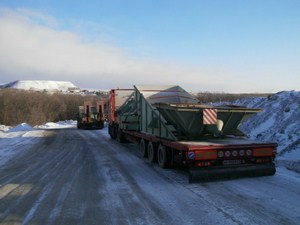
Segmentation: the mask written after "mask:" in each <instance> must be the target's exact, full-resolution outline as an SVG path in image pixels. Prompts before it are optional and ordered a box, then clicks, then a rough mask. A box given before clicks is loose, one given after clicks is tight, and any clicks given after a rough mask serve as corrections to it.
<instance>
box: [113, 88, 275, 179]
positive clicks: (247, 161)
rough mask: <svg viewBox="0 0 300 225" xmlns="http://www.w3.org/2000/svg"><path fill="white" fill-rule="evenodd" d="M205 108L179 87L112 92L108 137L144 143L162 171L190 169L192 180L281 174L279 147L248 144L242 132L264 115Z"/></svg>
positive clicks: (144, 153)
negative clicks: (278, 171) (244, 126)
mask: <svg viewBox="0 0 300 225" xmlns="http://www.w3.org/2000/svg"><path fill="white" fill-rule="evenodd" d="M260 111H261V110H260V109H251V108H245V107H237V106H225V107H215V106H211V105H202V104H199V103H198V101H197V100H196V99H195V98H194V97H193V96H192V95H190V94H189V93H187V92H186V91H185V90H183V89H182V88H181V87H179V86H155V87H153V86H134V89H113V90H111V93H110V123H109V129H108V130H109V134H110V136H111V138H113V139H117V140H118V141H119V142H125V141H134V142H137V143H139V147H140V153H141V155H142V156H143V157H145V158H147V159H148V160H149V161H150V162H153V163H154V162H157V163H158V165H159V166H161V167H163V168H167V167H172V166H174V165H178V164H181V165H185V166H186V167H187V168H188V169H189V181H190V182H193V181H197V180H200V181H202V180H210V179H214V178H227V177H239V176H266V175H274V174H275V172H276V169H275V164H274V159H275V156H276V147H277V144H276V143H268V142H261V141H256V140H249V139H247V138H245V135H244V134H243V133H242V132H241V131H240V130H239V129H238V126H239V125H240V123H241V122H243V121H244V120H246V119H247V118H249V117H250V116H251V115H253V114H255V113H257V112H260Z"/></svg>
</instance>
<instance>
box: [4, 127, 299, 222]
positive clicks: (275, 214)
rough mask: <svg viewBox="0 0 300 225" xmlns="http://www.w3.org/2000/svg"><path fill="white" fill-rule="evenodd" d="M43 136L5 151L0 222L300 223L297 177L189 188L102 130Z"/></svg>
mask: <svg viewBox="0 0 300 225" xmlns="http://www.w3.org/2000/svg"><path fill="white" fill-rule="evenodd" d="M40 132H41V133H43V135H39V137H36V138H34V141H26V140H27V139H26V135H25V136H24V135H23V137H22V139H21V140H22V141H23V142H24V144H23V145H22V142H21V141H20V140H19V139H18V140H19V141H18V144H17V145H15V147H13V146H12V145H9V146H8V147H9V149H11V151H13V148H18V149H15V150H16V151H15V152H17V154H15V155H14V157H13V158H10V160H7V161H6V162H5V163H4V162H3V163H2V165H0V224H24V225H25V224H35V225H40V224H43V225H44V224H63V225H68V224H70V225H74V224H82V225H89V224H107V225H110V224H157V225H161V224H166V225H169V224H172V225H176V224H178V225H183V224H185V225H188V224H214V225H215V224H222V225H223V224H230V225H232V224H243V225H245V224H249V225H250V224H251V225H253V224H259V225H262V224H268V225H269V224H300V175H299V174H297V173H295V172H291V171H288V170H286V169H284V168H278V171H277V174H276V175H275V176H273V177H260V178H251V179H239V180H229V181H219V182H211V183H198V184H189V183H188V182H187V176H186V174H185V172H184V171H178V170H163V169H161V168H159V167H158V166H156V165H151V164H150V163H148V162H146V161H145V160H144V159H141V158H139V157H138V156H137V146H136V145H134V144H123V145H121V144H119V143H117V142H115V141H112V140H111V139H110V138H109V136H108V135H107V133H106V132H107V131H106V130H101V131H84V130H77V129H57V130H45V131H40ZM27 138H30V137H29V136H28V137H27ZM1 139H2V140H1ZM1 139H0V144H1V143H2V144H3V143H6V144H7V145H8V142H10V141H11V143H14V138H13V137H12V138H11V140H4V139H5V138H1ZM17 150H18V151H17Z"/></svg>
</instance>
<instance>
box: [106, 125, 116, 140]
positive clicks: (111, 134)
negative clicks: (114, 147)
mask: <svg viewBox="0 0 300 225" xmlns="http://www.w3.org/2000/svg"><path fill="white" fill-rule="evenodd" d="M108 133H109V135H110V138H111V139H116V136H115V132H114V126H113V125H111V124H109V125H108Z"/></svg>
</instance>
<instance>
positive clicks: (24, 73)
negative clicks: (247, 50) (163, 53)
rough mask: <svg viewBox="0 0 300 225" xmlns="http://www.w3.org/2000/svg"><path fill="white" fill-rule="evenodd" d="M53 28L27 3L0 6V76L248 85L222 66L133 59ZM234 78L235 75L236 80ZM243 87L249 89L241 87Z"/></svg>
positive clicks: (119, 83) (101, 83) (211, 87)
mask: <svg viewBox="0 0 300 225" xmlns="http://www.w3.org/2000/svg"><path fill="white" fill-rule="evenodd" d="M84 40H87V39H86V38H85V37H83V36H81V35H79V34H77V33H75V32H72V31H68V30H62V29H59V28H58V22H57V21H56V20H55V19H54V18H52V17H51V16H47V15H44V14H42V13H40V12H35V11H31V10H28V9H18V10H15V11H12V10H8V9H1V10H0V73H1V77H2V78H1V79H2V81H1V82H8V81H12V80H17V79H30V80H32V79H39V80H42V79H43V80H68V81H71V82H73V83H75V84H76V85H77V86H80V87H92V88H97V87H98V88H107V89H109V88H113V87H132V85H133V84H178V85H182V86H183V87H184V88H186V89H188V90H191V91H201V90H203V91H204V90H208V91H230V90H231V91H242V90H244V91H251V89H250V88H249V85H247V87H246V86H245V87H242V85H238V86H235V83H234V82H232V81H230V79H224V78H223V79H219V77H224V76H223V75H224V74H226V75H227V76H229V77H230V75H229V71H226V70H225V69H224V68H201V67H188V66H187V65H183V64H181V63H178V62H167V61H164V62H162V61H155V60H149V59H143V58H140V59H136V58H135V57H133V56H132V55H130V54H129V53H128V52H127V51H125V50H124V49H125V48H124V49H122V48H119V47H115V46H112V45H111V44H106V43H103V42H102V43H101V41H97V42H95V41H94V42H87V41H84ZM236 82H237V83H238V81H236ZM246 88H248V89H246Z"/></svg>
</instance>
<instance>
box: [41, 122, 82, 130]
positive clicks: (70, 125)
mask: <svg viewBox="0 0 300 225" xmlns="http://www.w3.org/2000/svg"><path fill="white" fill-rule="evenodd" d="M76 126H77V121H75V120H66V121H59V122H57V123H54V122H48V123H46V124H44V125H39V126H35V128H39V129H64V128H74V127H76Z"/></svg>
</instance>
